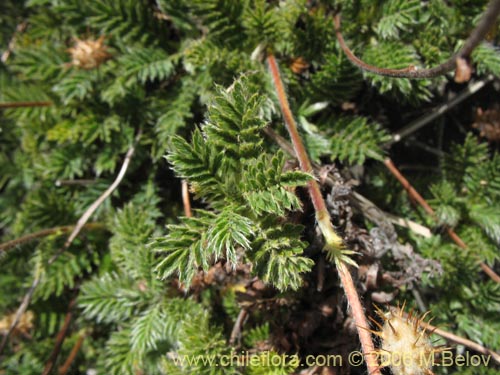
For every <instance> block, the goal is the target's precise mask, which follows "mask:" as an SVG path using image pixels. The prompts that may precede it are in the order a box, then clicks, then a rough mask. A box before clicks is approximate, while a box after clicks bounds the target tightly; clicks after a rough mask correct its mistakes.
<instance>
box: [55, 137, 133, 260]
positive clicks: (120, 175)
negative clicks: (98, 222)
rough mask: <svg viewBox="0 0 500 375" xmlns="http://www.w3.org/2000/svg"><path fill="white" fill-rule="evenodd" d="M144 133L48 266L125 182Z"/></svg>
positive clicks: (131, 147) (129, 150)
mask: <svg viewBox="0 0 500 375" xmlns="http://www.w3.org/2000/svg"><path fill="white" fill-rule="evenodd" d="M141 134H142V131H141V130H139V132H138V133H137V136H136V137H135V141H134V143H133V144H132V146H130V148H129V149H128V151H127V154H126V155H125V159H124V160H123V164H122V167H121V168H120V172H118V175H117V176H116V179H115V180H114V181H113V183H112V184H111V185H110V186H109V187H108V188H107V189H106V190H105V191H104V193H102V194H101V195H100V196H99V198H97V199H96V200H95V201H94V203H92V204H91V205H90V207H89V208H87V210H86V211H85V212H84V213H83V215H82V216H81V217H80V220H78V222H77V223H76V225H75V228H74V229H73V231H72V232H71V234H70V235H69V237H68V239H67V240H66V242H65V243H64V245H63V247H62V248H61V249H60V250H59V251H58V252H56V253H55V254H54V255H53V256H52V258H50V259H49V261H48V264H52V263H54V262H55V260H56V259H57V258H58V257H59V255H61V253H63V252H64V251H65V250H66V249H67V248H68V247H69V246H70V245H71V243H72V242H73V241H74V240H75V238H76V237H77V236H78V234H79V233H80V231H81V230H82V229H83V227H84V225H85V224H86V223H87V221H88V220H89V219H90V217H91V216H92V215H93V213H94V212H95V211H96V210H97V209H98V208H99V206H100V205H101V204H102V203H103V202H104V201H105V200H106V199H107V198H108V197H109V196H110V195H111V194H112V193H113V192H114V191H115V190H116V188H117V187H118V185H120V183H121V182H122V180H123V177H125V173H126V172H127V169H128V166H129V164H130V160H131V159H132V155H134V152H135V144H136V143H137V142H138V141H139V139H140V137H141Z"/></svg>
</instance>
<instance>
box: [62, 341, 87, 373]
mask: <svg viewBox="0 0 500 375" xmlns="http://www.w3.org/2000/svg"><path fill="white" fill-rule="evenodd" d="M83 340H85V335H84V334H81V335H80V336H78V340H76V342H75V345H73V348H71V352H70V353H69V355H68V358H66V361H64V364H63V365H62V366H61V367H59V375H66V374H67V373H68V371H69V369H70V367H71V365H72V364H73V362H74V360H75V358H76V355H77V354H78V352H79V351H80V348H81V347H82V344H83Z"/></svg>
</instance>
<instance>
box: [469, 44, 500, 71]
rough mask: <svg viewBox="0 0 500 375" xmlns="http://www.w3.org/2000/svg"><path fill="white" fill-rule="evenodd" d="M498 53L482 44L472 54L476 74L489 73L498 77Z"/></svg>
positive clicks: (496, 49) (499, 68)
mask: <svg viewBox="0 0 500 375" xmlns="http://www.w3.org/2000/svg"><path fill="white" fill-rule="evenodd" d="M499 52H500V51H499V50H498V48H497V47H494V46H492V45H491V44H488V43H482V44H480V45H479V46H478V47H477V48H475V49H474V51H473V52H472V56H471V57H472V60H473V61H474V62H475V63H476V70H477V73H478V74H485V73H491V74H493V75H495V76H497V77H498V76H500V53H499Z"/></svg>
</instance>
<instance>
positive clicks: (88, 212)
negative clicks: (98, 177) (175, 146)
mask: <svg viewBox="0 0 500 375" xmlns="http://www.w3.org/2000/svg"><path fill="white" fill-rule="evenodd" d="M141 134H142V131H141V130H139V132H138V133H137V136H136V137H135V141H134V143H133V144H132V146H130V148H129V150H128V151H127V154H126V155H125V159H124V160H123V164H122V167H121V168H120V171H119V172H118V176H117V177H116V179H115V181H113V183H112V184H111V185H110V187H109V188H108V189H106V191H105V192H104V193H103V194H101V195H100V196H99V198H97V199H96V200H95V201H94V203H92V204H91V205H90V207H89V208H88V209H87V210H86V211H85V212H84V213H83V215H82V217H81V218H80V220H78V223H77V224H76V225H75V227H74V229H73V231H72V232H71V234H70V236H69V237H68V239H67V240H66V242H65V243H64V246H63V247H62V248H61V249H60V250H59V251H58V252H57V253H56V254H54V256H52V258H50V259H49V261H48V264H49V265H50V264H52V263H54V262H55V261H56V260H57V258H58V257H59V256H60V255H61V254H62V253H63V252H64V251H65V250H66V249H67V248H68V247H69V246H70V245H71V243H72V242H73V240H74V239H75V238H76V236H78V234H79V233H80V231H81V230H82V229H83V227H84V226H85V224H86V223H87V221H88V220H89V218H90V216H92V214H93V213H94V212H95V210H97V208H98V207H99V206H100V205H101V204H102V203H103V202H104V201H105V200H106V198H107V197H109V196H110V195H111V194H112V193H113V191H114V190H115V189H116V188H117V187H118V185H119V184H120V182H121V181H122V180H123V177H124V176H125V173H126V172H127V169H128V166H129V164H130V160H131V158H132V155H133V154H134V151H135V144H136V143H137V142H138V141H139V139H140V137H141ZM40 280H41V275H36V276H35V278H34V280H33V283H32V284H31V287H30V289H29V290H28V293H26V295H25V296H24V298H23V302H22V303H21V305H20V306H19V308H18V310H17V313H16V317H15V319H14V321H13V322H12V324H11V325H10V327H9V331H8V332H7V334H6V335H5V336H4V338H3V339H2V343H1V344H0V354H1V353H2V352H3V349H4V348H5V345H6V344H7V341H8V339H9V336H10V335H11V334H12V331H14V329H15V328H16V326H17V324H18V323H19V319H20V318H21V316H22V314H24V312H25V311H26V309H27V308H28V305H29V303H30V301H31V298H32V297H33V292H34V291H35V289H36V287H37V286H38V284H39V283H40Z"/></svg>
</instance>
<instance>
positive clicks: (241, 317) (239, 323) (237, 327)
mask: <svg viewBox="0 0 500 375" xmlns="http://www.w3.org/2000/svg"><path fill="white" fill-rule="evenodd" d="M247 316H248V311H247V310H246V309H241V310H240V313H239V314H238V317H237V318H236V322H234V326H233V330H232V331H231V336H230V337H229V345H231V346H233V345H234V344H235V343H236V340H237V339H238V338H239V337H240V336H241V328H242V327H243V322H244V321H245V319H246V317H247Z"/></svg>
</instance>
